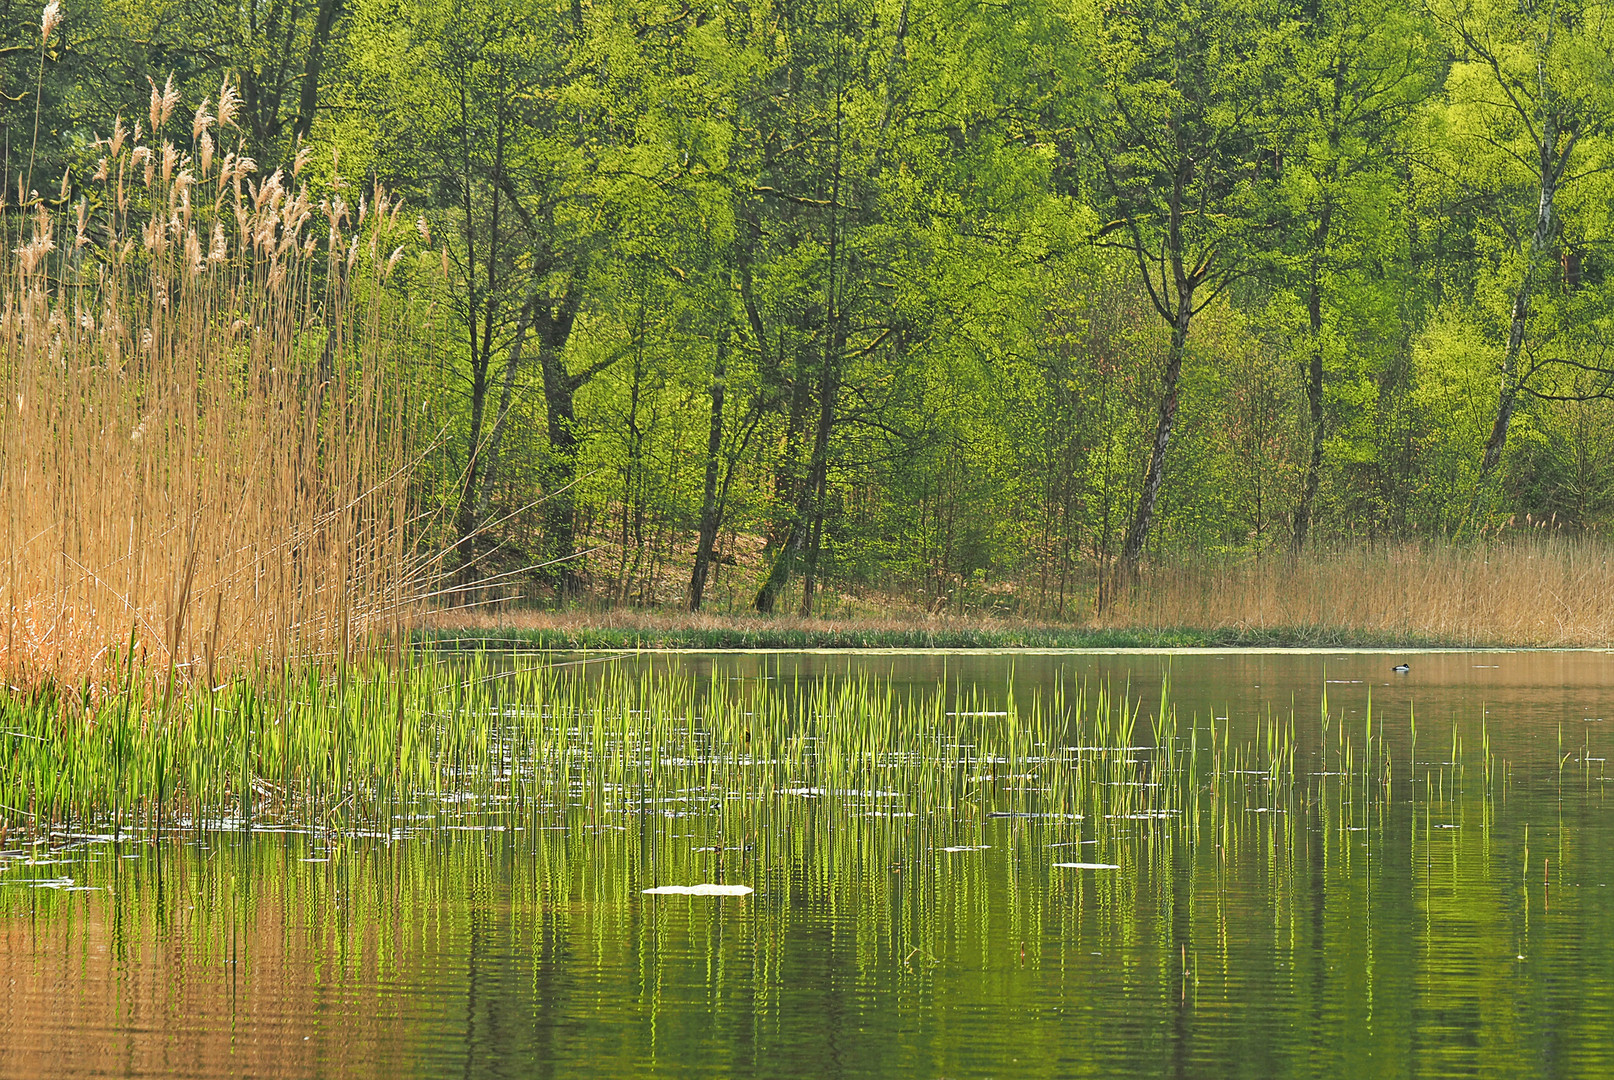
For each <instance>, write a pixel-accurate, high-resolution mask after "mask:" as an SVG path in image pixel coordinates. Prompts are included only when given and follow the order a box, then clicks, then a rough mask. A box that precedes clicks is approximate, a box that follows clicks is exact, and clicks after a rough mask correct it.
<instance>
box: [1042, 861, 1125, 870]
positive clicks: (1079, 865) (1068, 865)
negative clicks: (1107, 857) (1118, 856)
mask: <svg viewBox="0 0 1614 1080" xmlns="http://www.w3.org/2000/svg"><path fill="white" fill-rule="evenodd" d="M1054 868H1055V869H1056V870H1119V869H1121V867H1120V865H1119V864H1117V863H1112V862H1056V863H1054Z"/></svg>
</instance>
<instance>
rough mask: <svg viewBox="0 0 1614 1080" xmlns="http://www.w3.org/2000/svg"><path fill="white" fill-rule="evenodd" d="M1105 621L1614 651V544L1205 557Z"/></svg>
mask: <svg viewBox="0 0 1614 1080" xmlns="http://www.w3.org/2000/svg"><path fill="white" fill-rule="evenodd" d="M1104 624H1105V625H1108V626H1116V627H1140V628H1142V627H1183V626H1187V627H1195V628H1199V629H1205V630H1218V629H1226V630H1236V631H1244V632H1259V631H1265V630H1304V631H1309V632H1311V633H1312V634H1314V635H1315V636H1317V637H1319V638H1327V639H1338V640H1342V641H1349V640H1358V639H1359V640H1367V639H1374V638H1386V637H1423V638H1428V639H1431V640H1438V641H1442V642H1448V643H1451V644H1459V645H1519V646H1560V647H1565V646H1567V647H1577V646H1591V647H1603V646H1607V645H1608V644H1610V642H1614V547H1611V546H1610V545H1609V543H1608V542H1607V541H1606V540H1604V539H1602V538H1600V537H1596V536H1571V535H1565V534H1563V533H1559V532H1551V531H1547V530H1523V529H1521V530H1518V531H1516V532H1514V531H1509V532H1504V533H1503V535H1502V536H1501V537H1500V538H1495V539H1488V540H1484V541H1476V542H1474V543H1472V544H1452V543H1446V542H1443V541H1430V542H1426V543H1412V542H1409V543H1402V544H1393V545H1379V546H1361V547H1353V548H1344V549H1341V550H1338V551H1334V552H1321V553H1310V552H1308V553H1307V554H1305V555H1303V556H1301V557H1299V558H1297V559H1292V560H1291V559H1288V558H1285V557H1282V556H1280V557H1277V558H1274V559H1268V560H1261V561H1255V560H1250V559H1240V560H1229V561H1225V562H1221V561H1215V560H1198V561H1192V562H1185V563H1180V564H1177V565H1175V566H1173V565H1165V566H1160V567H1157V568H1155V569H1153V570H1151V571H1150V572H1149V573H1148V575H1147V576H1146V577H1145V579H1144V581H1143V582H1142V583H1141V585H1140V586H1139V587H1138V588H1137V589H1135V590H1133V591H1132V592H1131V593H1130V594H1129V595H1125V596H1123V597H1122V598H1121V599H1120V600H1119V602H1118V603H1117V604H1116V605H1115V606H1114V607H1113V608H1112V609H1110V610H1109V611H1107V612H1106V613H1105V617H1104Z"/></svg>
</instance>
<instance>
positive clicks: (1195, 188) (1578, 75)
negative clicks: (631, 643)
mask: <svg viewBox="0 0 1614 1080" xmlns="http://www.w3.org/2000/svg"><path fill="white" fill-rule="evenodd" d="M42 20H43V21H42ZM3 25H4V34H5V39H4V47H3V49H0V55H3V57H4V67H3V69H0V70H3V73H4V74H3V79H4V85H3V87H0V92H3V95H4V97H3V100H0V122H3V127H4V132H3V144H4V145H3V155H4V162H3V169H4V185H3V190H4V191H5V193H6V197H5V204H4V205H5V213H6V218H7V225H8V233H7V235H8V243H9V244H10V245H12V246H13V247H18V248H20V247H21V246H22V244H23V241H24V240H25V239H26V236H27V235H28V233H27V230H28V229H30V228H33V227H34V226H33V225H32V224H31V223H33V222H35V221H36V220H43V219H44V215H46V214H54V215H56V220H59V221H61V222H68V223H71V222H72V220H73V219H74V215H75V214H76V215H77V222H78V230H79V236H80V242H81V243H82V242H83V237H84V236H85V234H86V229H87V228H88V229H90V230H92V231H93V229H94V228H95V225H94V223H95V222H97V221H101V220H103V218H105V219H107V220H110V219H112V218H115V217H116V215H117V213H119V212H121V206H110V205H108V199H109V198H113V197H111V196H108V194H107V192H108V191H109V190H110V189H109V188H108V187H107V185H106V184H105V183H98V181H104V180H105V179H106V173H107V170H108V168H109V166H108V161H109V160H111V161H112V162H113V165H112V166H111V167H112V168H113V169H114V171H116V170H119V169H122V168H123V167H124V166H123V165H122V164H119V163H120V162H124V161H126V160H127V161H130V162H131V164H130V166H129V167H130V168H131V169H138V168H139V167H140V161H141V159H140V158H139V151H136V156H135V157H134V158H133V159H130V158H129V154H128V151H127V150H124V149H122V143H121V140H122V138H123V136H122V135H121V134H119V133H120V132H124V131H126V130H131V129H132V132H133V138H134V141H135V142H137V143H138V142H139V141H140V140H141V138H142V137H144V138H146V139H149V140H153V145H154V146H155V145H156V142H157V141H162V142H163V149H162V150H160V151H153V152H150V153H147V154H146V156H145V158H144V168H145V169H146V185H147V187H148V188H150V187H151V186H152V184H153V179H152V170H153V169H154V168H158V169H160V171H161V172H162V176H163V179H164V182H165V183H166V182H167V181H168V177H169V172H170V171H171V169H173V168H179V169H180V170H181V173H183V171H184V170H185V169H187V168H199V175H201V174H207V173H208V171H209V169H215V164H214V163H215V155H216V157H217V160H222V161H223V162H224V165H223V166H222V168H223V169H224V177H230V176H233V177H234V185H235V188H236V191H237V197H238V201H241V204H242V205H250V204H251V203H252V200H253V199H257V200H258V201H259V203H260V204H261V203H262V202H263V200H264V199H265V198H267V195H265V194H264V193H265V192H267V191H268V190H269V189H270V188H271V187H272V188H273V189H274V190H275V191H276V192H279V191H281V190H282V189H285V190H290V189H292V188H294V187H295V188H297V189H299V190H303V191H306V192H307V193H309V194H308V195H307V199H308V200H309V205H310V206H313V205H320V206H323V207H325V208H326V211H327V212H330V207H331V206H333V205H337V206H340V207H342V208H344V210H345V209H346V208H357V209H356V218H357V220H358V221H359V222H361V223H362V222H364V221H366V220H367V218H366V214H367V213H368V214H371V215H374V216H372V217H371V218H369V219H368V220H372V221H373V220H375V218H376V217H387V216H388V215H390V220H392V221H395V222H401V226H400V227H399V228H398V229H397V230H395V232H396V233H397V234H398V236H397V238H396V239H398V241H399V242H398V244H397V247H396V250H393V251H392V253H391V255H390V257H389V256H388V255H387V252H386V250H382V251H381V252H380V255H379V256H377V259H378V260H380V261H384V262H385V269H386V270H387V271H388V272H387V273H386V274H385V275H377V276H376V277H375V282H376V284H375V286H374V287H375V288H376V289H380V290H386V291H389V292H390V293H392V294H394V295H395V296H396V297H397V298H398V303H399V304H401V305H407V310H408V312H409V313H410V315H409V319H410V324H409V326H408V327H407V333H400V334H398V335H396V337H395V340H393V342H392V345H391V346H390V347H391V348H393V349H394V350H395V355H394V356H393V357H392V359H393V361H394V362H395V364H394V366H393V367H392V368H390V369H389V370H393V371H395V372H396V377H397V378H398V379H399V380H400V384H399V390H398V393H399V395H400V397H399V400H400V401H401V402H402V404H401V405H399V406H398V408H399V414H398V415H400V416H403V417H405V418H406V419H407V424H408V428H409V438H408V440H407V441H406V442H396V446H397V447H398V448H399V449H398V452H399V453H400V454H405V455H407V456H408V466H409V477H410V480H409V482H410V484H411V485H412V488H413V495H412V498H413V499H414V500H416V502H415V503H414V504H413V505H416V506H418V507H421V508H423V509H421V510H420V511H419V512H418V513H416V514H414V516H413V517H411V519H410V529H411V530H412V535H413V540H412V541H411V542H412V543H413V544H414V545H415V547H416V549H429V550H432V551H435V552H436V553H437V554H436V556H434V557H435V558H436V559H438V560H439V561H438V563H436V564H435V565H439V566H441V568H442V569H443V570H444V572H445V574H446V576H447V578H448V580H450V581H451V582H452V593H451V595H455V596H459V597H463V598H471V599H482V600H486V599H496V598H513V597H521V598H524V600H525V601H526V602H544V603H553V602H581V601H586V602H589V603H597V604H603V605H632V606H648V607H658V606H659V607H688V608H692V609H700V608H702V607H703V606H704V607H707V608H712V609H715V610H719V611H735V612H739V611H756V612H762V613H768V612H781V613H782V612H787V611H788V612H800V613H802V614H807V613H811V612H813V611H815V610H819V609H821V608H822V606H823V604H824V603H825V601H826V598H827V597H829V596H831V595H833V596H837V597H841V598H843V600H842V602H843V603H844V602H846V601H845V600H844V598H847V597H851V598H858V597H863V598H872V599H870V600H869V601H868V602H870V603H874V602H885V601H889V602H899V601H900V602H901V603H903V604H911V605H914V606H916V607H919V608H923V609H926V610H930V611H940V610H954V611H983V612H996V613H1003V614H1010V615H1019V616H1026V617H1039V618H1070V617H1081V616H1085V615H1087V614H1089V613H1092V612H1094V611H1095V610H1100V609H1102V608H1103V606H1104V605H1105V604H1106V603H1107V602H1108V598H1109V596H1110V595H1111V594H1112V593H1113V591H1114V590H1117V589H1125V588H1126V587H1127V583H1128V582H1129V581H1133V580H1136V579H1137V578H1138V577H1139V575H1147V574H1149V573H1152V572H1158V571H1159V570H1161V569H1162V568H1170V567H1172V566H1181V565H1187V564H1189V563H1196V562H1202V561H1203V560H1207V559H1209V560H1222V561H1227V560H1232V561H1235V562H1238V561H1263V560H1273V561H1280V560H1293V559H1302V560H1304V559H1306V558H1310V557H1312V555H1313V554H1314V553H1323V552H1339V551H1342V550H1359V549H1361V548H1363V547H1364V546H1367V547H1372V546H1374V545H1396V544H1426V545H1431V544H1444V545H1464V544H1483V543H1486V542H1494V540H1495V538H1496V537H1498V536H1499V535H1502V536H1506V535H1511V534H1514V533H1518V532H1520V531H1522V530H1529V531H1532V532H1534V533H1539V532H1540V531H1541V530H1549V531H1552V532H1554V533H1562V534H1564V535H1566V536H1572V537H1588V538H1595V537H1597V536H1598V535H1600V534H1601V531H1602V530H1603V528H1604V527H1605V526H1606V525H1607V524H1608V523H1609V521H1610V520H1611V518H1614V425H1611V424H1610V423H1609V421H1610V413H1609V408H1610V402H1609V398H1610V397H1611V395H1614V356H1611V355H1610V352H1609V350H1610V345H1611V343H1614V319H1611V316H1614V278H1611V277H1610V276H1609V275H1608V269H1609V268H1610V267H1611V265H1614V250H1611V248H1610V240H1611V237H1614V177H1611V173H1610V166H1611V165H1614V4H1609V3H1604V2H1599V0H1584V2H1574V0H1569V2H1557V0H1555V2H1548V0H1428V2H1427V3H1426V4H1413V3H1405V2H1402V0H1306V2H1291V0H1176V2H1165V0H1132V2H1130V3H1127V4H1120V3H1113V2H1108V0H1106V2H1104V3H1087V2H1085V0H993V2H979V3H972V2H966V0H794V2H789V3H786V2H780V0H564V2H559V3H556V2H554V0H448V2H426V0H245V2H242V0H68V3H67V4H66V5H65V6H61V5H59V4H58V3H57V2H56V0H52V2H51V3H50V5H49V6H48V7H46V8H45V9H44V12H43V16H42V15H41V12H40V10H39V9H37V8H34V7H31V6H30V7H26V8H24V7H22V6H19V5H16V4H9V5H8V6H7V7H6V8H5V10H4V13H3ZM159 129H160V130H159ZM113 140H119V145H118V146H117V147H113V146H112V145H111V144H112V141H113ZM120 154H122V156H121V157H120V156H119V155H120ZM187 163H189V164H187ZM198 163H199V164H198ZM277 174H278V175H277ZM119 175H120V176H121V175H122V174H121V173H119ZM227 187H228V184H227V183H226V180H225V179H224V178H223V177H221V179H220V180H219V185H218V191H219V192H220V193H221V194H220V196H219V198H220V200H222V199H223V194H222V193H223V192H224V191H225V190H226V188H227ZM118 190H120V191H121V190H122V189H121V187H120V188H119V189H118ZM175 190H177V191H178V192H179V193H178V194H177V195H173V196H172V198H171V199H170V206H171V207H173V206H178V205H179V203H178V202H177V201H176V200H185V207H186V208H187V212H188V208H189V205H190V204H189V202H188V200H189V199H190V198H191V194H190V189H189V188H188V187H186V186H185V185H180V186H179V187H178V188H176V189H175ZM206 190H207V188H206V185H203V186H202V187H199V188H198V189H197V191H198V194H196V196H195V198H196V199H197V200H198V202H199V203H200V202H203V201H206V198H207V196H206V195H205V192H206ZM243 191H244V192H245V194H244V195H242V192H243ZM122 197H123V196H122V195H118V196H116V199H117V200H121V199H122ZM275 198H276V199H278V198H280V196H279V195H278V194H277V195H276V196H275ZM218 205H219V206H222V205H224V204H223V202H222V201H221V202H220V203H219V204H218ZM175 213H176V215H177V214H178V211H175ZM242 213H245V211H239V212H238V216H239V215H240V214H242ZM174 220H176V221H178V220H179V218H178V217H177V216H176V217H175V218H174ZM241 220H242V221H243V222H244V221H245V218H242V219H241ZM315 220H316V222H317V221H318V220H321V219H319V218H318V217H317V215H316V217H315ZM86 221H89V222H90V223H91V224H90V225H89V226H86ZM331 222H332V224H331V226H330V232H331V238H332V243H333V247H334V246H335V238H336V236H337V231H338V226H337V216H332V217H331ZM69 228H70V224H69ZM217 228H218V227H217V226H215V229H217ZM319 228H323V226H319ZM192 240H195V234H194V233H193V234H192ZM222 242H223V234H222V232H219V233H217V243H219V244H222ZM70 243H71V240H63V241H60V244H70ZM131 243H132V241H131ZM312 243H313V241H312V240H311V241H310V244H312ZM200 246H201V249H205V248H206V246H207V244H206V233H205V232H204V233H203V234H202V238H201V241H200ZM392 246H393V241H392V240H389V241H388V243H387V245H386V247H387V248H388V249H390V248H391V247H392ZM73 250H74V251H77V247H74V248H73ZM99 250H100V248H98V247H96V246H95V245H90V246H89V247H88V248H87V251H89V252H91V253H94V252H96V251H99ZM359 252H360V243H359V240H358V238H357V235H355V236H354V238H353V240H352V249H351V251H350V252H349V254H348V257H347V262H346V265H347V266H348V267H349V268H351V267H353V265H354V260H355V258H357V257H359ZM64 258H65V256H64ZM194 261H195V262H196V264H197V265H198V266H201V265H204V264H205V263H206V261H207V256H206V254H205V251H203V250H200V249H199V250H198V252H197V254H196V256H195V260H194ZM318 261H319V260H313V262H314V263H318ZM340 264H341V260H340V259H336V260H334V261H330V262H329V263H328V266H329V267H336V268H337V269H335V270H333V269H328V268H324V267H322V266H316V267H315V268H314V269H313V270H310V271H309V273H310V274H312V275H315V276H319V275H324V276H323V277H320V279H319V281H318V282H317V284H311V285H309V286H308V288H309V290H310V291H309V292H308V294H307V295H309V296H313V297H315V298H316V301H317V298H318V297H319V296H321V295H325V296H329V295H332V290H335V292H336V293H340V292H341V290H342V289H343V288H345V287H346V285H345V284H344V281H343V280H342V279H341V278H340V270H339V267H340ZM331 275H335V276H331ZM322 290H323V291H322ZM319 307H320V304H319V303H318V302H313V303H311V304H309V305H308V307H307V309H306V311H305V312H304V315H303V316H300V317H304V318H306V319H311V320H315V321H317V320H318V318H319V316H318V309H319ZM400 310H402V309H400ZM316 337H317V335H316ZM319 340H324V341H326V342H327V344H326V345H325V346H324V348H325V350H326V355H327V356H328V355H329V352H330V350H331V349H332V348H333V347H334V345H333V344H332V343H334V342H336V340H337V335H336V333H335V331H334V330H333V331H330V333H329V334H328V335H326V336H325V337H321V338H319ZM323 362H324V361H322V363H323ZM348 407H354V406H352V399H349V406H348ZM16 408H17V410H18V411H20V410H22V408H23V405H22V403H21V399H20V398H19V399H18V403H17V406H16ZM138 433H139V429H137V430H136V435H137V436H138ZM130 528H131V529H132V528H133V526H131V527H130ZM190 572H191V571H189V570H186V571H185V574H186V575H188V574H189V573H190ZM182 576H183V575H182ZM189 580H190V579H189V577H185V585H186V588H187V590H188V589H189ZM180 607H181V609H183V607H184V600H183V594H182V599H181V602H180ZM174 634H175V636H176V638H177V636H178V634H179V628H178V626H177V625H176V626H175V629H174Z"/></svg>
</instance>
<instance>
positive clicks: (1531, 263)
mask: <svg viewBox="0 0 1614 1080" xmlns="http://www.w3.org/2000/svg"><path fill="white" fill-rule="evenodd" d="M1572 145H1573V141H1571V146H1572ZM1537 149H1538V152H1539V154H1540V173H1539V176H1540V178H1541V197H1540V199H1539V200H1538V201H1537V203H1536V227H1535V229H1534V231H1532V232H1531V234H1530V247H1529V250H1528V251H1527V253H1526V256H1525V264H1524V276H1523V277H1522V278H1520V279H1519V287H1518V289H1517V290H1516V291H1515V292H1514V294H1513V310H1512V312H1511V313H1510V317H1509V320H1508V343H1507V349H1506V351H1504V352H1503V354H1502V388H1501V390H1500V391H1499V392H1498V394H1497V402H1496V422H1495V423H1494V424H1492V425H1491V434H1490V437H1489V438H1488V439H1486V440H1485V455H1484V457H1482V458H1481V459H1480V481H1481V483H1483V482H1484V481H1485V480H1486V479H1487V478H1488V477H1489V476H1490V475H1491V473H1492V472H1493V471H1494V470H1495V469H1496V466H1497V465H1498V464H1499V463H1500V462H1501V460H1502V451H1503V449H1505V448H1506V446H1507V440H1508V425H1509V423H1511V421H1512V420H1513V409H1514V406H1515V405H1517V404H1518V398H1519V388H1520V380H1519V354H1520V353H1521V352H1522V351H1523V350H1524V332H1525V328H1526V324H1527V323H1528V322H1529V319H1530V297H1531V294H1532V292H1533V291H1534V289H1535V279H1536V270H1537V269H1538V268H1539V266H1540V265H1541V260H1542V257H1543V256H1544V255H1546V253H1547V252H1548V251H1549V250H1550V249H1551V247H1552V234H1553V231H1554V229H1555V228H1556V226H1557V223H1556V222H1555V221H1554V220H1553V213H1554V206H1553V204H1554V201H1555V199H1556V197H1557V194H1558V176H1559V174H1560V171H1561V170H1562V169H1563V167H1564V163H1566V162H1567V161H1568V159H1569V154H1568V152H1567V151H1565V152H1564V153H1563V154H1562V156H1560V154H1559V150H1558V129H1557V125H1556V124H1554V123H1553V122H1552V121H1551V119H1550V118H1549V119H1548V121H1547V122H1546V123H1545V124H1544V125H1543V126H1542V131H1541V141H1540V145H1539V146H1538V147H1537ZM1477 508H1478V496H1477V495H1476V509H1477Z"/></svg>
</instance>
